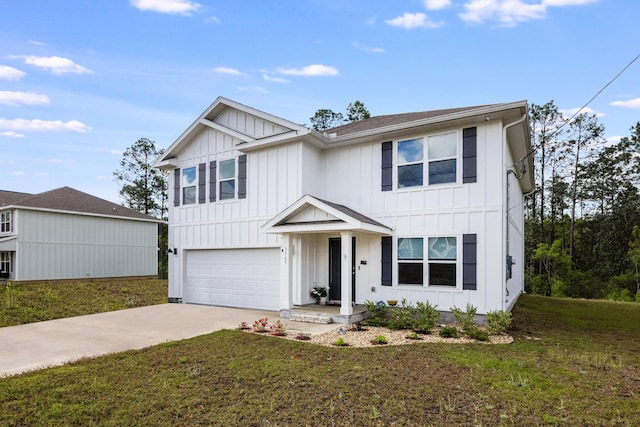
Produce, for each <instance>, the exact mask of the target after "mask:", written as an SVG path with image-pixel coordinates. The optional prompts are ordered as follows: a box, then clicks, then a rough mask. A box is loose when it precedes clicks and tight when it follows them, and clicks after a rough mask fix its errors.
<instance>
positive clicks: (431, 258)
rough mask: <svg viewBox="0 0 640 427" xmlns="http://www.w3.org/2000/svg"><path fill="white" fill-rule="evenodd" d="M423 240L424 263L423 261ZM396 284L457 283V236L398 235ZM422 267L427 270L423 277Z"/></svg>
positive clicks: (444, 284)
mask: <svg viewBox="0 0 640 427" xmlns="http://www.w3.org/2000/svg"><path fill="white" fill-rule="evenodd" d="M425 241H426V243H427V248H426V263H425V248H424V244H425ZM397 254H398V284H399V285H419V286H422V285H424V284H425V283H426V284H427V285H428V286H452V287H455V286H456V285H457V274H456V271H457V266H456V261H457V259H458V245H457V238H456V237H429V238H426V239H425V238H422V237H409V238H398V253H397ZM425 267H426V269H427V274H426V278H425Z"/></svg>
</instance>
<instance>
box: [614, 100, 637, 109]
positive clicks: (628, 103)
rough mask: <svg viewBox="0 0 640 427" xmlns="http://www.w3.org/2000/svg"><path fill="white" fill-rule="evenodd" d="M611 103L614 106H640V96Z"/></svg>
mask: <svg viewBox="0 0 640 427" xmlns="http://www.w3.org/2000/svg"><path fill="white" fill-rule="evenodd" d="M611 105H613V106H614V107H624V108H640V98H635V99H629V100H627V101H613V102H612V103H611Z"/></svg>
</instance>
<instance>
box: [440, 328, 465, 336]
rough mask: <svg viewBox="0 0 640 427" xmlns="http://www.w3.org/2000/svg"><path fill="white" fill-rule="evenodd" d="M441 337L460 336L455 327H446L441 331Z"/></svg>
mask: <svg viewBox="0 0 640 427" xmlns="http://www.w3.org/2000/svg"><path fill="white" fill-rule="evenodd" d="M440 336H441V337H442V338H458V337H459V336H460V335H459V334H458V328H456V327H455V326H445V327H444V328H442V329H440Z"/></svg>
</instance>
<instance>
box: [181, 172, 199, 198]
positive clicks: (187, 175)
mask: <svg viewBox="0 0 640 427" xmlns="http://www.w3.org/2000/svg"><path fill="white" fill-rule="evenodd" d="M197 177H198V170H197V169H196V167H195V166H193V167H190V168H184V169H182V203H183V204H185V205H190V204H193V203H195V202H196V182H197Z"/></svg>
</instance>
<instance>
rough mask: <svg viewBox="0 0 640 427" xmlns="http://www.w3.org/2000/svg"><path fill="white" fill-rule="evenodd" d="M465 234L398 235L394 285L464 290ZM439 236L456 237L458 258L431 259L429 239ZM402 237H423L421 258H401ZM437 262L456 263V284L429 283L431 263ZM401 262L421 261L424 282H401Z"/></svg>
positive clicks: (394, 259)
mask: <svg viewBox="0 0 640 427" xmlns="http://www.w3.org/2000/svg"><path fill="white" fill-rule="evenodd" d="M463 236H464V234H461V233H441V234H425V235H402V236H397V237H395V239H394V242H393V243H394V246H393V248H394V251H393V265H394V268H393V270H392V271H393V274H394V276H396V277H394V279H395V280H394V283H393V286H398V287H401V288H406V289H416V288H422V289H423V290H428V289H433V290H450V291H462V290H463V287H462V274H463V267H462V265H463V263H464V259H463V252H462V246H463V245H462V243H463ZM439 237H452V238H455V239H456V259H455V261H450V260H442V261H436V260H433V261H432V260H430V259H429V239H430V238H439ZM401 239H422V242H423V246H422V248H423V253H422V259H421V260H404V259H400V258H399V256H398V249H399V244H400V240H401ZM432 262H433V263H437V264H455V273H456V284H455V286H450V285H432V284H430V283H429V273H430V263H432ZM401 263H421V264H422V266H423V267H422V284H411V283H400V271H399V268H400V264H401Z"/></svg>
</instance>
